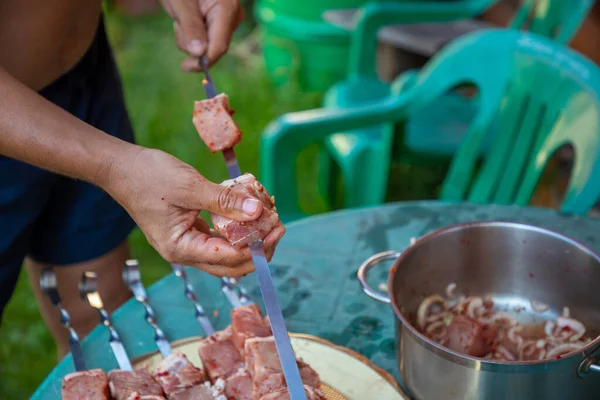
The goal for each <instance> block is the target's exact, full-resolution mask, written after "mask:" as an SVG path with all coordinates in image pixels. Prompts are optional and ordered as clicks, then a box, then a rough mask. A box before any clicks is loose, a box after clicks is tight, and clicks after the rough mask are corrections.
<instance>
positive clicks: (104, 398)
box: [61, 369, 110, 400]
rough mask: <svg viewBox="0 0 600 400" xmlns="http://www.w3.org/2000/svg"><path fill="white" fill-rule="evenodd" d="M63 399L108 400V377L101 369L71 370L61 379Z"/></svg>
mask: <svg viewBox="0 0 600 400" xmlns="http://www.w3.org/2000/svg"><path fill="white" fill-rule="evenodd" d="M61 394H62V398H63V400H110V392H109V389H108V377H107V376H106V374H105V373H104V371H102V370H101V369H91V370H88V371H78V372H72V373H70V374H68V375H65V377H64V378H63V380H62V389H61Z"/></svg>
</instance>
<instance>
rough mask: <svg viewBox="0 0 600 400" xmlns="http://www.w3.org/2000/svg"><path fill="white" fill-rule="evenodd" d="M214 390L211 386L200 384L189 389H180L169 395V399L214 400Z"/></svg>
mask: <svg viewBox="0 0 600 400" xmlns="http://www.w3.org/2000/svg"><path fill="white" fill-rule="evenodd" d="M213 399H214V396H213V392H212V390H211V388H210V386H206V385H203V384H198V385H196V386H192V387H189V388H187V389H183V390H180V391H178V392H175V393H173V394H171V395H170V396H169V400H213Z"/></svg>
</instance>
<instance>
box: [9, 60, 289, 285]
mask: <svg viewBox="0 0 600 400" xmlns="http://www.w3.org/2000/svg"><path fill="white" fill-rule="evenodd" d="M0 154H2V155H5V156H8V157H11V158H15V159H18V160H21V161H23V162H26V163H29V164H32V165H35V166H38V167H40V168H44V169H47V170H50V171H53V172H55V173H58V174H62V175H66V176H69V177H72V178H75V179H81V180H85V181H88V182H91V183H93V184H95V185H97V186H99V187H101V188H102V189H104V190H105V191H106V192H108V193H109V194H110V195H111V196H112V197H113V198H114V199H115V200H116V201H118V202H119V203H120V204H121V205H122V206H123V207H124V208H125V209H126V210H127V212H128V213H129V214H130V215H131V216H132V218H133V219H134V220H135V222H136V223H137V224H138V226H139V227H140V228H141V230H142V231H143V232H144V234H145V235H146V238H147V239H148V242H149V243H150V244H151V245H152V246H153V247H154V248H155V249H156V250H157V251H158V252H159V253H160V254H161V256H162V257H163V258H164V259H165V260H167V261H170V262H174V263H179V264H185V265H190V266H194V267H197V268H200V269H202V270H204V271H207V272H209V273H211V274H213V275H220V276H223V275H227V276H241V275H244V274H247V273H248V272H250V271H252V270H253V268H254V267H253V265H252V260H251V256H250V252H249V251H248V249H245V250H242V251H240V250H236V249H235V248H233V247H232V246H231V245H230V244H229V243H228V242H227V241H226V240H225V239H222V238H218V237H213V236H212V235H211V232H210V231H209V229H208V225H207V224H206V222H204V221H203V220H202V219H199V218H198V214H199V212H200V210H207V211H209V212H211V213H214V214H219V215H223V216H226V217H228V218H231V219H235V220H239V221H251V220H254V219H256V218H258V217H259V216H260V214H261V212H262V204H261V203H260V202H259V201H258V200H256V199H255V198H254V197H252V196H250V195H249V194H246V193H242V192H236V191H233V190H231V189H229V188H226V187H224V186H221V185H218V184H215V183H213V182H210V181H208V180H207V179H206V178H204V177H203V176H202V175H201V174H200V173H199V172H198V171H196V170H195V169H194V168H192V167H191V166H189V165H187V164H185V163H183V162H181V161H180V160H178V159H177V158H175V157H173V156H171V155H169V154H167V153H164V152H162V151H159V150H152V149H147V148H144V147H142V146H137V145H134V144H130V143H128V142H125V141H122V140H119V139H117V138H114V137H112V136H110V135H108V134H106V133H104V132H102V131H100V130H98V129H96V128H94V127H92V126H90V125H88V124H86V123H84V122H83V121H81V120H79V119H77V118H76V117H74V116H73V115H71V114H69V113H67V112H66V111H64V110H62V109H61V108H59V107H57V106H56V105H54V104H52V103H51V102H49V101H47V100H46V99H44V98H43V97H42V96H40V95H38V94H37V93H35V92H34V91H33V90H31V89H30V88H28V87H27V86H25V85H24V84H22V83H20V82H19V81H18V80H17V79H15V78H14V77H12V76H11V75H10V74H9V73H8V72H6V71H5V70H4V69H2V68H1V67H0ZM0 189H1V187H0ZM284 232H285V228H283V227H282V226H280V227H278V228H277V229H274V230H273V232H271V234H270V235H269V236H268V237H267V238H266V239H265V242H264V244H265V251H266V253H267V255H268V257H271V256H272V255H273V252H274V250H275V246H276V245H277V242H278V241H279V239H281V237H282V236H283V234H284Z"/></svg>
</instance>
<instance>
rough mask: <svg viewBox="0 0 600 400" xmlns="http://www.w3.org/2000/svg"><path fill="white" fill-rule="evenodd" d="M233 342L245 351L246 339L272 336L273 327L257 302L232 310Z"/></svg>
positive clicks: (240, 349)
mask: <svg viewBox="0 0 600 400" xmlns="http://www.w3.org/2000/svg"><path fill="white" fill-rule="evenodd" d="M231 328H232V329H233V342H234V343H235V345H236V346H237V348H238V350H239V351H240V352H243V351H244V343H245V342H246V339H249V338H252V337H267V336H272V335H273V332H271V327H270V326H269V324H268V322H267V321H265V319H264V318H263V316H262V314H261V312H260V309H259V308H258V306H257V305H256V304H250V305H247V306H241V307H236V308H234V309H233V310H231Z"/></svg>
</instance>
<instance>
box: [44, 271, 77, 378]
mask: <svg viewBox="0 0 600 400" xmlns="http://www.w3.org/2000/svg"><path fill="white" fill-rule="evenodd" d="M40 287H41V288H42V291H43V292H44V293H45V294H46V296H48V298H50V301H51V302H52V304H53V305H54V306H55V307H56V308H58V311H59V312H60V323H61V324H62V326H64V327H65V329H67V330H68V331H69V349H70V350H71V356H72V357H73V364H74V365H75V370H76V371H85V370H86V369H87V368H86V366H85V359H84V358H83V351H82V350H81V343H80V342H79V336H78V335H77V332H76V331H75V329H73V327H72V326H71V317H70V316H69V313H68V312H67V310H65V309H64V308H63V306H62V305H61V304H60V294H59V293H58V283H57V281H56V275H55V274H54V272H53V271H52V269H50V268H46V269H44V270H43V271H42V275H41V277H40Z"/></svg>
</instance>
